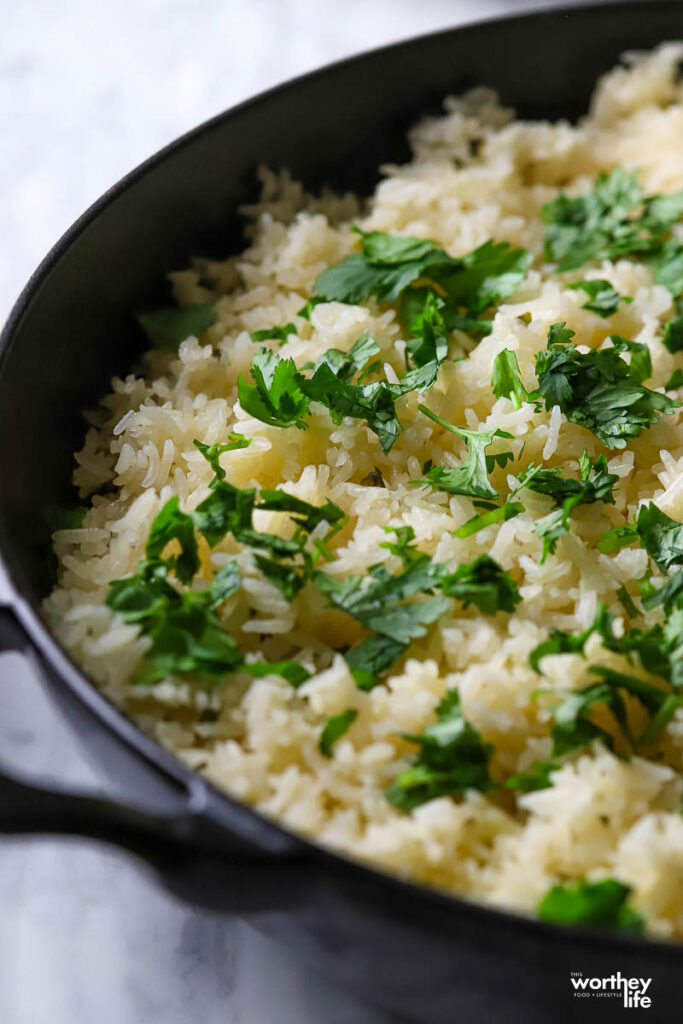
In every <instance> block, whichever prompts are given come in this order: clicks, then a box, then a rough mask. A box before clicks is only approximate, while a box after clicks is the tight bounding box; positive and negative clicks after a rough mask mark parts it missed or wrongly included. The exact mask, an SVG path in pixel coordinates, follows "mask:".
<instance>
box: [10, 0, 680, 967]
mask: <svg viewBox="0 0 683 1024" xmlns="http://www.w3.org/2000/svg"><path fill="white" fill-rule="evenodd" d="M629 8H641V9H643V10H645V9H648V10H652V9H654V8H657V9H658V10H661V11H665V10H667V9H668V10H671V11H672V12H674V11H676V12H678V13H683V10H682V8H681V6H680V4H679V2H678V0H602V2H599V3H583V2H577V3H574V4H572V3H567V4H563V5H561V6H555V5H552V6H548V5H545V4H544V5H543V6H541V7H536V8H534V9H532V10H526V11H524V10H519V9H518V10H516V11H513V12H510V13H507V12H502V13H498V14H493V15H490V16H487V17H484V18H475V19H473V20H468V21H466V22H463V23H460V24H456V25H455V26H452V27H449V28H440V29H436V30H433V31H430V32H428V33H423V34H420V35H417V36H412V37H408V38H406V39H399V40H396V41H394V42H392V43H388V44H385V45H382V46H377V47H371V48H369V49H366V50H362V51H361V52H359V53H354V54H352V55H350V56H347V57H344V58H341V59H339V60H335V61H333V62H330V63H328V64H325V65H323V66H322V67H317V68H314V69H312V70H310V71H307V72H305V73H303V74H300V75H297V76H295V77H294V78H289V79H287V80H285V81H284V82H280V83H277V84H275V85H273V86H270V87H269V88H267V89H265V90H263V91H261V92H259V93H257V94H256V95H254V96H250V97H248V98H247V99H245V100H243V101H241V102H240V103H238V104H236V105H234V106H232V107H230V108H228V109H227V110H224V111H222V112H220V113H218V114H216V115H214V116H212V117H211V118H209V119H207V120H206V121H203V122H202V123H201V124H199V125H197V126H196V127H194V128H192V129H190V130H189V131H187V132H184V133H183V134H182V135H180V136H178V137H177V138H176V139H174V140H172V141H171V142H169V143H168V144H166V145H165V146H163V147H162V148H161V149H160V150H158V151H156V152H155V153H153V154H152V155H151V156H149V157H147V158H146V159H145V160H143V161H142V162H141V163H140V164H138V165H137V166H136V167H134V168H133V169H132V170H131V171H129V172H128V173H127V174H125V175H124V176H123V177H122V178H121V179H119V180H118V181H117V182H115V183H114V184H113V185H111V186H110V187H109V188H108V189H107V190H106V191H105V192H104V193H103V194H102V195H101V196H100V197H99V198H98V199H96V200H95V201H94V202H93V203H92V204H91V205H90V206H89V207H88V208H87V209H86V210H85V211H84V212H83V213H82V214H81V215H80V216H79V217H78V218H77V219H76V220H75V221H74V222H73V224H72V225H71V226H70V227H69V228H67V230H66V231H65V232H64V233H63V234H62V235H61V237H60V238H59V239H58V240H57V241H56V242H55V243H54V245H53V246H52V247H51V248H50V249H49V251H48V252H47V254H46V255H45V256H44V258H43V259H42V260H41V261H40V263H39V264H38V266H37V267H36V269H35V270H34V271H33V273H32V274H31V276H30V277H29V279H28V281H27V283H26V285H25V286H24V287H23V289H22V290H21V292H20V294H19V296H18V298H17V300H16V302H15V303H14V305H13V307H12V309H11V311H10V313H9V315H8V317H7V320H6V322H5V324H4V327H3V329H2V331H1V332H0V374H1V373H2V371H3V366H4V363H5V360H6V359H7V356H8V353H9V351H10V349H11V347H12V343H13V340H14V334H15V330H16V328H17V327H18V325H19V323H20V322H21V320H22V318H23V316H24V314H25V313H26V312H27V310H28V308H29V306H30V305H31V303H32V302H33V300H34V298H35V297H36V296H37V294H38V292H39V290H40V288H41V287H42V285H43V284H44V283H45V282H46V281H47V280H48V278H49V275H50V273H51V272H52V270H53V268H54V267H55V266H56V265H57V264H58V263H59V261H60V260H61V258H62V256H63V255H64V254H65V253H66V252H67V250H68V249H69V248H70V246H71V245H72V243H73V242H75V241H76V239H77V238H78V237H79V236H80V235H81V234H82V233H83V232H84V231H85V229H86V228H87V227H88V226H89V225H90V224H91V223H92V222H94V221H95V220H96V219H97V217H98V216H99V215H100V214H101V213H102V212H103V211H104V210H105V209H106V208H107V207H108V206H109V205H110V204H111V203H112V202H113V201H114V200H116V199H117V198H118V197H119V196H121V195H123V193H125V192H126V191H127V190H128V189H129V188H131V187H132V186H133V185H135V183H136V182H137V181H138V180H140V179H141V178H143V177H144V176H146V175H147V174H150V173H153V172H154V170H155V169H156V168H157V166H159V165H161V164H162V163H164V162H165V161H166V160H168V159H171V158H173V156H174V155H175V154H177V153H178V152H180V151H181V150H183V149H185V148H186V147H187V146H190V145H192V144H193V143H194V142H195V141H196V140H198V139H199V138H201V137H202V136H203V135H204V134H205V133H207V132H210V131H212V130H213V129H214V128H216V127H218V126H219V125H220V124H222V123H223V122H227V121H229V120H230V119H231V118H232V117H234V116H236V115H240V114H242V113H245V112H248V111H249V110H250V109H251V108H252V107H256V106H260V105H261V104H263V103H267V102H268V101H269V100H270V98H271V97H273V96H276V95H280V94H282V93H285V92H287V91H288V90H290V89H294V88H298V87H300V86H302V85H305V84H306V83H309V84H311V85H312V84H314V83H315V81H316V80H317V79H319V78H321V77H325V76H329V75H334V73H335V72H336V71H338V70H340V69H342V68H347V67H352V66H353V65H354V64H358V63H361V62H365V61H370V60H372V59H374V58H377V57H378V56H380V55H384V54H385V53H388V52H399V51H401V50H405V51H409V50H412V49H414V48H416V47H419V46H421V45H423V44H424V43H426V42H428V41H429V40H431V39H435V38H437V37H441V36H448V35H452V36H454V37H457V36H461V35H466V34H467V32H468V30H470V29H481V28H482V27H484V28H486V27H488V26H491V27H493V26H499V25H500V24H501V23H504V24H510V23H513V22H529V21H532V20H535V21H543V20H547V21H548V23H549V24H548V32H549V33H552V31H557V29H558V24H557V23H560V24H561V20H562V19H563V18H566V17H570V16H572V15H579V16H584V17H586V18H588V19H590V18H591V16H593V15H596V14H599V13H601V12H605V11H607V10H608V9H614V10H615V12H622V13H624V12H627V11H628V9H629ZM552 22H555V23H556V24H554V25H552V24H551V23H552ZM6 541H7V538H6V536H5V534H4V530H3V529H2V524H1V523H0V584H3V587H4V590H6V594H7V596H6V598H5V596H4V593H1V592H0V611H2V610H3V609H4V610H7V611H9V612H10V614H14V616H15V618H16V620H17V622H18V624H19V626H20V628H21V629H22V631H23V632H24V634H25V637H26V639H27V640H28V647H29V648H32V649H34V650H37V652H38V654H39V655H40V658H41V660H42V661H44V662H45V663H46V664H47V666H48V668H49V669H51V670H52V676H53V677H57V679H58V680H59V683H58V685H60V686H66V687H67V688H68V690H69V691H70V692H71V694H72V695H73V696H74V697H75V698H76V699H77V700H78V701H80V703H81V704H83V705H84V706H85V708H86V709H87V710H88V711H89V712H90V713H91V714H92V715H93V716H94V717H95V718H96V719H97V720H98V722H99V723H100V724H101V725H102V726H104V728H105V729H106V730H107V731H108V732H111V733H114V735H115V736H116V738H117V739H118V740H119V741H120V742H121V743H122V744H123V745H124V746H126V747H128V748H129V749H130V750H131V752H132V753H133V754H134V755H137V756H138V758H139V759H140V760H142V761H144V762H146V763H147V765H150V766H152V768H154V769H156V770H160V771H161V774H162V775H163V776H165V777H166V778H167V779H170V780H172V781H173V783H175V784H180V785H181V786H182V787H183V789H184V791H185V793H186V794H187V798H188V803H187V807H186V809H187V810H191V811H193V812H194V813H196V814H198V815H200V816H201V814H202V812H203V811H205V810H206V809H207V807H210V805H211V804H213V805H214V806H217V807H218V808H222V807H223V808H225V810H229V812H230V815H231V816H234V817H235V819H236V822H235V826H236V827H233V825H232V824H230V823H228V822H227V821H224V820H223V816H219V817H218V818H217V819H216V821H217V824H219V826H220V828H221V829H222V830H224V831H225V834H226V836H228V835H229V834H230V832H231V831H232V832H234V833H236V834H237V835H238V836H239V837H241V838H242V839H244V840H246V841H247V842H253V843H255V844H256V845H257V846H259V847H260V849H261V852H263V853H264V855H265V856H266V857H268V856H270V857H272V859H273V863H274V864H275V865H280V866H281V867H282V869H283V870H284V871H286V866H287V858H288V855H291V854H293V856H294V858H295V859H305V860H306V861H308V862H310V863H312V864H316V865H320V866H321V867H322V869H323V877H322V879H318V878H317V877H316V879H315V883H314V884H315V885H316V886H318V885H319V884H321V882H322V884H326V883H328V882H329V872H330V869H332V870H333V871H341V872H342V874H344V875H350V876H351V878H352V880H357V881H359V882H360V883H361V885H370V886H371V887H373V888H374V889H375V890H377V892H378V895H379V894H380V890H385V892H386V894H387V895H389V896H401V895H403V896H404V897H406V898H407V899H409V900H412V901H416V900H417V901H418V902H422V903H425V904H426V905H427V907H429V906H430V905H431V906H432V907H433V908H434V909H437V910H439V911H441V917H440V919H439V920H438V922H437V921H436V920H434V921H433V922H432V923H433V925H437V924H438V927H439V929H440V931H441V932H442V933H443V932H445V931H446V930H447V928H448V924H449V922H448V921H447V920H446V921H444V915H452V914H453V913H457V914H458V915H459V916H460V917H461V918H462V917H463V916H464V917H466V918H472V917H474V918H476V919H478V921H479V923H480V924H481V925H484V924H486V923H487V922H488V926H489V927H493V928H496V929H500V928H505V929H508V930H519V929H521V930H522V931H523V932H526V933H528V934H529V937H530V938H531V939H536V940H539V939H540V940H542V939H543V938H544V937H545V938H546V939H548V940H552V941H553V942H555V943H559V944H564V945H568V944H574V945H577V946H581V947H582V949H585V951H586V952H589V951H590V949H591V948H594V947H599V949H600V950H601V951H602V952H604V953H608V952H611V951H614V952H619V951H626V950H628V951H631V952H638V951H640V952H642V953H643V954H645V955H647V956H660V957H662V958H667V959H669V958H672V957H675V958H676V959H677V960H678V961H681V959H682V958H683V944H682V943H678V942H674V941H672V940H670V939H661V938H658V937H657V936H652V935H647V936H642V937H640V936H631V935H624V934H623V933H619V932H617V931H609V930H607V929H606V930H605V931H600V930H598V929H590V928H587V927H584V926H578V925H575V926H568V925H562V924H554V923H551V922H546V921H542V920H540V919H539V918H537V917H534V916H532V915H531V914H528V913H525V912H523V911H517V910H514V909H504V908H503V907H497V906H495V905H489V904H486V903H483V902H478V901H476V900H474V899H472V898H469V897H467V896H466V895H463V894H459V893H451V892H449V891H447V890H442V889H436V888H431V887H430V886H428V885H425V884H422V883H419V882H416V881H411V880H408V879H404V878H401V877H400V876H398V875H394V874H391V873H389V872H387V871H384V870H382V869H381V868H380V867H379V866H377V867H375V866H373V865H371V864H369V863H366V862H363V861H361V860H356V859H354V858H352V857H351V856H349V855H347V854H345V853H343V852H337V851H335V850H333V849H332V848H330V847H327V846H325V845H323V844H322V843H319V842H317V841H315V840H314V839H312V838H309V837H307V836H305V835H303V834H300V833H297V832H296V831H294V830H292V829H289V828H287V827H285V826H284V825H282V824H280V823H279V822H278V821H276V820H275V819H273V818H270V817H268V816H267V815H265V814H263V813H262V812H260V811H258V810H257V809H256V808H254V807H252V806H250V805H249V804H246V803H244V802H242V801H240V800H238V799H237V798H236V797H234V796H232V795H231V794H230V793H229V792H227V791H225V790H222V789H220V788H219V787H218V786H216V785H215V784H214V783H212V782H211V781H209V780H208V779H206V778H204V777H203V776H201V775H200V774H199V773H198V772H196V771H193V770H192V769H190V768H189V767H187V766H186V765H184V764H183V762H182V761H181V760H180V758H179V757H178V756H177V755H175V754H173V753H172V752H171V751H170V750H169V749H168V748H166V747H163V746H162V745H161V744H160V743H157V742H156V741H155V740H153V739H152V738H151V737H149V736H148V735H147V734H145V733H144V732H143V731H142V730H141V729H140V728H139V727H138V726H137V725H136V724H135V723H134V721H133V720H132V719H131V718H129V717H128V716H126V715H125V714H124V713H123V712H122V711H121V710H120V709H119V708H118V707H117V706H116V705H115V704H113V703H112V702H111V701H110V700H109V698H108V697H106V696H105V694H104V693H103V692H102V690H100V689H99V688H98V687H97V685H96V684H95V683H94V682H91V681H90V680H89V678H88V677H87V676H86V675H85V673H84V671H83V670H82V669H81V668H80V667H79V666H78V665H77V664H76V662H75V661H73V660H72V659H71V657H70V655H69V654H68V653H67V652H66V650H65V649H64V648H63V647H62V646H61V644H60V643H59V642H58V641H57V639H56V638H55V636H54V635H53V634H52V632H51V631H50V630H49V628H48V626H47V624H46V622H45V620H44V619H43V616H42V615H41V613H40V611H39V610H38V609H37V608H36V607H34V605H33V602H32V601H31V600H30V599H29V598H28V597H27V596H25V595H24V593H23V592H22V588H21V586H20V584H19V582H18V581H17V580H16V578H15V574H14V572H13V571H12V567H11V561H10V560H9V559H8V557H7V556H6V553H5V547H6ZM41 669H42V671H43V672H45V668H44V666H43V665H41ZM48 674H49V673H48ZM259 832H260V835H257V836H256V837H254V836H253V835H252V833H259ZM266 838H267V842H264V840H265V839H266ZM195 855H196V856H198V857H199V856H203V855H204V854H203V853H202V851H201V850H200V849H197V850H196V854H195ZM142 856H143V859H144V854H143V855H142ZM227 856H228V858H229V854H228V855H227ZM320 862H321V863H320ZM266 863H267V862H265V861H264V867H265V865H266ZM238 870H239V867H238ZM161 875H162V879H163V871H162V872H161ZM391 911H392V914H393V913H395V910H394V907H392V908H391ZM400 912H402V910H401V911H400ZM386 913H387V910H386V908H385V909H384V914H385V915H386Z"/></svg>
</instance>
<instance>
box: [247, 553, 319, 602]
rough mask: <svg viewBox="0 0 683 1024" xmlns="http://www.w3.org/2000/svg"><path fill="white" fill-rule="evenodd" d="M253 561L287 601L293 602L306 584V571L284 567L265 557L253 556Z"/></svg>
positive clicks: (293, 566)
mask: <svg viewBox="0 0 683 1024" xmlns="http://www.w3.org/2000/svg"><path fill="white" fill-rule="evenodd" d="M254 561H255V562H256V564H257V565H258V567H259V569H260V570H261V572H262V573H263V575H264V576H265V577H266V579H267V580H268V581H269V582H270V583H272V584H273V586H274V587H277V589H278V590H279V591H280V593H281V594H282V595H283V596H284V597H285V598H286V599H287V600H288V601H293V600H294V598H295V597H296V595H297V594H298V593H299V591H300V590H301V589H302V587H303V585H304V583H305V582H306V576H307V573H306V571H303V572H302V570H301V568H300V567H299V566H296V565H284V564H283V563H282V562H279V561H276V560H275V559H273V558H266V557H265V555H254Z"/></svg>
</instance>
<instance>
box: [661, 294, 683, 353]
mask: <svg viewBox="0 0 683 1024" xmlns="http://www.w3.org/2000/svg"><path fill="white" fill-rule="evenodd" d="M662 344H663V345H664V346H665V348H668V350H669V352H671V353H673V354H675V353H676V352H683V303H681V302H678V303H677V304H676V316H674V317H673V318H672V319H671V320H669V321H668V322H667V323H666V324H665V325H664V333H663V335H662Z"/></svg>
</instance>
